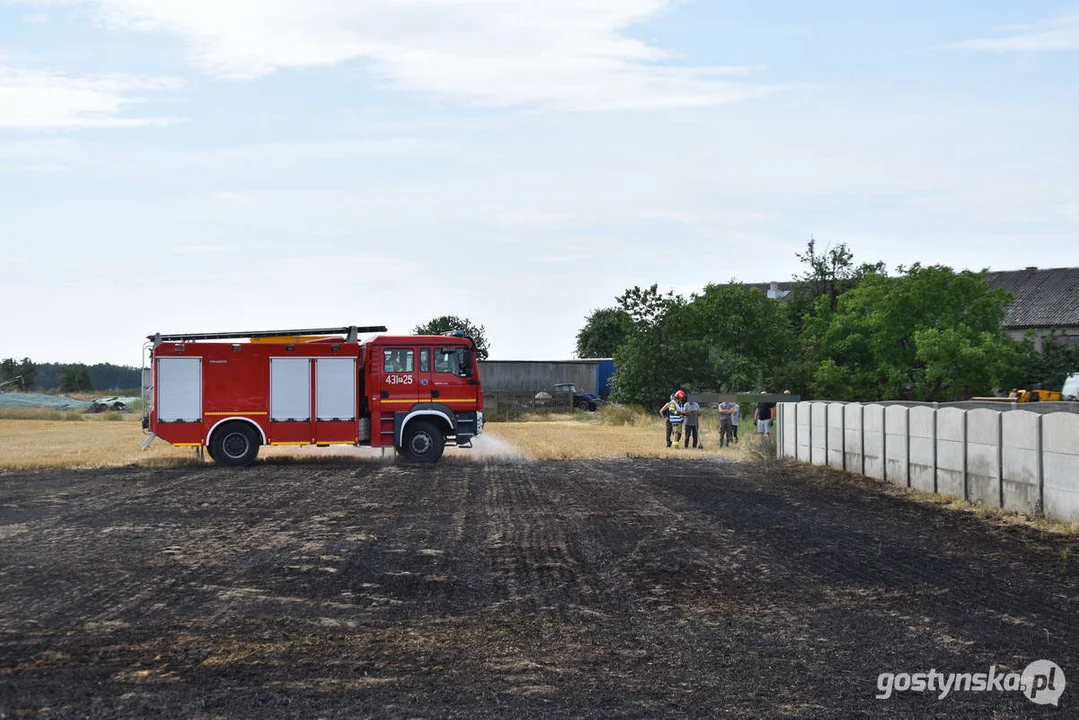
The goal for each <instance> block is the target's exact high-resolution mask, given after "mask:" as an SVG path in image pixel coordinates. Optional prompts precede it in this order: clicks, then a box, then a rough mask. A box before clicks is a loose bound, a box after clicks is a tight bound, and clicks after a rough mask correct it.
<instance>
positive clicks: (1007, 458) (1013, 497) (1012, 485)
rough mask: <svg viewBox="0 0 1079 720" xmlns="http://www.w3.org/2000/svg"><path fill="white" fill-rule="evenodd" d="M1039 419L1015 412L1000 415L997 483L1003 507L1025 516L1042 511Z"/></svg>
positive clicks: (1021, 411) (1035, 414)
mask: <svg viewBox="0 0 1079 720" xmlns="http://www.w3.org/2000/svg"><path fill="white" fill-rule="evenodd" d="M1041 423H1042V416H1041V415H1039V414H1037V413H1032V412H1027V411H1025V410H1017V411H1015V412H1006V413H1002V417H1001V435H1002V437H1003V440H1004V443H1003V447H1002V448H1001V461H1002V466H1001V481H1002V482H1003V486H1002V488H1001V489H1002V492H1003V494H1004V507H1005V508H1007V509H1008V510H1019V511H1020V512H1025V513H1039V512H1041V510H1042V499H1041V486H1040V483H1039V478H1041V460H1042V458H1041V455H1042V449H1041V437H1042V433H1041V429H1042V426H1041Z"/></svg>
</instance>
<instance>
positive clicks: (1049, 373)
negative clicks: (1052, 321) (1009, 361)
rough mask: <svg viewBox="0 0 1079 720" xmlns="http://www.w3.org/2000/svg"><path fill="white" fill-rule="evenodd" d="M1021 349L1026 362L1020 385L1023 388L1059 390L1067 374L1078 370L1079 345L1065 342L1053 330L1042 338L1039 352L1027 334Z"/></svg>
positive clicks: (1032, 339) (1030, 336)
mask: <svg viewBox="0 0 1079 720" xmlns="http://www.w3.org/2000/svg"><path fill="white" fill-rule="evenodd" d="M1023 350H1024V353H1025V355H1026V362H1025V369H1024V373H1023V381H1022V383H1021V385H1022V387H1024V388H1030V389H1033V388H1044V389H1046V390H1060V389H1061V388H1062V387H1063V386H1064V380H1065V378H1067V377H1068V375H1070V374H1072V373H1075V372H1079V345H1068V344H1065V342H1062V341H1061V340H1060V339H1059V338H1058V337H1057V335H1056V333H1055V332H1051V333H1049V335H1047V336H1046V337H1043V338H1042V349H1041V351H1040V352H1039V351H1038V350H1037V348H1036V347H1035V343H1034V337H1033V336H1032V335H1029V334H1028V336H1027V338H1026V340H1024V343H1023Z"/></svg>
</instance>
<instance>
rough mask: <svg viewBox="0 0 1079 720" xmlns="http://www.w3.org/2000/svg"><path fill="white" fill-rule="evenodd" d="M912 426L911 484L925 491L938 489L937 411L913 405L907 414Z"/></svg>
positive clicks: (910, 451)
mask: <svg viewBox="0 0 1079 720" xmlns="http://www.w3.org/2000/svg"><path fill="white" fill-rule="evenodd" d="M907 426H908V427H909V428H910V447H909V451H908V453H909V457H908V458H907V461H908V464H909V467H910V486H911V487H912V488H915V489H917V490H923V491H925V492H935V491H936V479H937V411H936V410H935V409H933V408H931V407H923V406H918V407H912V408H911V409H910V413H909V415H908V416H907Z"/></svg>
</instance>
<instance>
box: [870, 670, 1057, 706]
mask: <svg viewBox="0 0 1079 720" xmlns="http://www.w3.org/2000/svg"><path fill="white" fill-rule="evenodd" d="M1064 682H1065V681H1064V671H1063V670H1061V669H1060V666H1059V665H1057V664H1056V663H1055V662H1051V661H1049V660H1035V661H1034V662H1032V663H1030V664H1029V665H1027V667H1026V669H1025V670H1023V672H1021V673H1018V672H1001V671H999V670H997V666H996V665H992V666H990V668H989V672H987V673H943V672H940V671H939V670H936V669H933V670H930V671H929V672H915V673H903V672H900V673H894V672H885V673H881V674H880V675H878V676H877V690H878V691H879V692H878V693H877V696H876V697H877V699H878V700H887V699H889V698H891V697H892V695H894V694H895V693H903V692H918V693H924V692H931V693H936V695H937V698H938V699H940V700H943V699H944V698H946V697H948V696H949V695H951V694H952V693H959V692H1001V693H1003V692H1021V693H1023V694H1024V695H1026V697H1027V699H1028V700H1030V701H1031V702H1032V703H1035V704H1037V705H1050V704H1052V705H1057V704H1059V703H1060V696H1061V694H1062V693H1063V692H1064Z"/></svg>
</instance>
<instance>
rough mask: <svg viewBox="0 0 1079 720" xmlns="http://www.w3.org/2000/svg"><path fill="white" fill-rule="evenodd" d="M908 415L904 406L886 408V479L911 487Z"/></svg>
mask: <svg viewBox="0 0 1079 720" xmlns="http://www.w3.org/2000/svg"><path fill="white" fill-rule="evenodd" d="M907 415H908V408H907V407H905V406H903V405H889V406H888V407H886V408H884V434H885V440H884V460H885V463H884V479H885V480H887V481H888V482H893V483H896V484H898V485H910V464H909V457H908V455H907V444H908V437H909V429H908V426H907V424H908V420H909V418H908V417H907Z"/></svg>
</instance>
